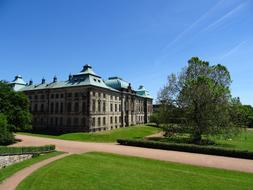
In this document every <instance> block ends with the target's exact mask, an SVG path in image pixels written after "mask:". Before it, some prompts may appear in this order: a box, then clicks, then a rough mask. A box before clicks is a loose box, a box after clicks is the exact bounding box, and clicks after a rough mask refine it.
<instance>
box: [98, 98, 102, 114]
mask: <svg viewBox="0 0 253 190" xmlns="http://www.w3.org/2000/svg"><path fill="white" fill-rule="evenodd" d="M98 111H99V112H101V101H100V100H98Z"/></svg>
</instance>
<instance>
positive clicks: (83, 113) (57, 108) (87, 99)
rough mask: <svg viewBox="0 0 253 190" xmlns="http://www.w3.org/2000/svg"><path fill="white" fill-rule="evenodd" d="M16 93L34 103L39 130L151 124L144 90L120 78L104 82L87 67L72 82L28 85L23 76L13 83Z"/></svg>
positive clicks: (90, 129)
mask: <svg viewBox="0 0 253 190" xmlns="http://www.w3.org/2000/svg"><path fill="white" fill-rule="evenodd" d="M11 85H12V86H13V89H14V90H16V91H22V92H24V93H25V94H26V95H27V96H28V97H29V100H30V110H31V113H32V115H33V123H32V125H33V128H34V129H35V130H50V131H58V132H77V131H83V132H95V131H103V130H111V129H115V128H120V127H127V126H130V125H136V124H143V123H147V122H149V117H150V115H151V113H152V97H151V96H150V95H149V93H148V91H147V90H146V89H145V88H144V87H143V86H140V87H139V89H138V90H134V89H132V87H131V84H130V83H128V82H126V81H124V80H123V79H121V78H119V77H110V78H109V79H108V80H106V81H104V80H103V79H102V78H101V77H100V76H98V75H97V74H95V73H94V71H93V70H92V67H91V66H90V65H85V66H84V67H83V69H82V71H81V72H80V73H77V74H75V75H69V78H68V80H66V81H58V80H57V78H56V77H54V79H53V81H52V82H50V83H46V81H45V79H42V81H41V83H40V84H36V85H34V84H33V82H32V81H30V82H29V83H28V84H26V83H25V82H24V80H23V79H22V77H21V76H16V78H15V80H14V81H13V82H11Z"/></svg>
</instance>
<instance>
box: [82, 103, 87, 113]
mask: <svg viewBox="0 0 253 190" xmlns="http://www.w3.org/2000/svg"><path fill="white" fill-rule="evenodd" d="M85 111H86V103H85V102H83V105H82V112H83V113H85Z"/></svg>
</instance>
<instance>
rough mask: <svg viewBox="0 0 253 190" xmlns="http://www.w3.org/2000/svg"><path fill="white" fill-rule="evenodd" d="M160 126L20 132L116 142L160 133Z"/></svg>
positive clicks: (89, 140)
mask: <svg viewBox="0 0 253 190" xmlns="http://www.w3.org/2000/svg"><path fill="white" fill-rule="evenodd" d="M159 131H160V129H159V128H155V127H151V126H146V125H138V126H132V127H126V128H119V129H114V130H111V131H102V132H95V133H67V134H62V135H44V134H35V133H19V134H25V135H32V136H39V137H47V138H55V139H62V140H74V141H86V142H116V141H117V139H120V138H131V139H141V138H144V137H145V136H148V135H151V134H154V133H158V132H159Z"/></svg>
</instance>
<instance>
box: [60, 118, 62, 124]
mask: <svg viewBox="0 0 253 190" xmlns="http://www.w3.org/2000/svg"><path fill="white" fill-rule="evenodd" d="M60 125H62V117H60Z"/></svg>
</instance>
